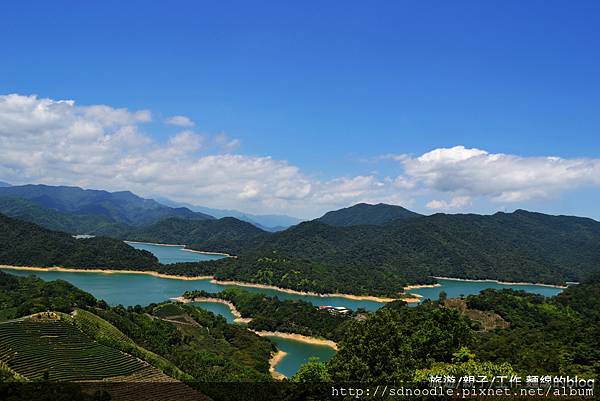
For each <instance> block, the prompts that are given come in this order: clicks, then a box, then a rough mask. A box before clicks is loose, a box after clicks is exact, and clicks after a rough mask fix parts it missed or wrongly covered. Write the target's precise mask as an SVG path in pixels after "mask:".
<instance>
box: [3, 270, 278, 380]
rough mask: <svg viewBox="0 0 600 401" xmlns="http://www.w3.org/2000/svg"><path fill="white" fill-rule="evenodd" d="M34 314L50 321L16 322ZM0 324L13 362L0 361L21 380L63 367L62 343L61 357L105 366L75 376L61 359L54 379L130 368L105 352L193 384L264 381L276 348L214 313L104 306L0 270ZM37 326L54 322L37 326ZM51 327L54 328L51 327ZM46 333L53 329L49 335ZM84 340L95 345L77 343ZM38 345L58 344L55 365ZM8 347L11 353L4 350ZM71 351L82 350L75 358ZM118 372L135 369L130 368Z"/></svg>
mask: <svg viewBox="0 0 600 401" xmlns="http://www.w3.org/2000/svg"><path fill="white" fill-rule="evenodd" d="M47 311H52V312H51V313H48V312H47ZM36 313H37V314H40V315H42V316H48V317H51V318H53V319H48V318H47V319H37V320H35V321H34V320H31V319H30V320H31V321H33V322H35V323H36V324H37V326H35V325H34V326H32V328H31V329H30V328H29V326H27V325H23V324H22V321H23V319H22V318H24V317H27V316H30V315H32V314H36ZM58 319H60V320H58ZM30 320H27V323H29V321H30ZM2 321H3V322H4V323H1V324H7V326H6V327H5V329H6V333H8V334H6V336H5V337H0V350H6V352H7V355H8V356H9V357H10V358H12V359H10V358H9V357H7V358H9V359H4V358H3V357H0V361H4V362H5V363H6V364H7V366H8V367H9V368H11V369H14V370H15V371H16V372H17V373H20V374H22V375H24V376H25V377H30V378H34V377H38V376H39V375H40V374H41V375H43V372H44V371H45V369H46V368H47V367H48V366H63V365H61V363H63V362H60V361H59V360H60V359H61V351H59V350H60V349H62V348H65V349H66V350H67V351H65V352H66V353H63V354H62V355H66V356H67V357H68V358H69V360H71V361H73V363H75V362H77V363H78V364H79V363H80V362H81V363H83V362H82V361H85V358H87V357H89V358H91V357H92V356H97V355H104V360H105V361H106V362H105V363H106V366H104V365H102V364H100V363H99V364H98V366H99V367H97V368H96V365H95V362H94V361H92V362H94V364H93V365H91V366H92V367H93V369H91V370H90V372H87V371H86V368H85V366H80V367H79V370H80V372H79V373H77V374H78V375H79V376H77V377H76V376H75V375H76V373H69V372H70V371H72V370H73V369H75V367H74V366H75V365H68V362H69V361H66V362H64V363H66V365H64V368H62V367H61V370H59V371H56V372H55V376H52V377H56V378H57V379H63V378H64V379H66V380H72V379H73V380H74V379H77V378H84V377H91V378H99V377H100V376H101V375H104V377H112V376H110V375H111V374H112V373H111V371H110V370H107V369H109V368H110V365H111V362H110V361H112V360H114V361H116V362H115V363H114V364H115V368H116V367H122V366H129V365H127V364H126V363H125V362H123V363H121V362H120V359H118V358H117V357H113V356H112V354H110V355H109V353H110V352H112V353H114V354H115V355H126V356H127V357H129V358H133V359H134V360H137V359H135V358H138V359H139V360H142V361H144V366H152V367H153V368H152V369H154V371H155V373H156V370H158V371H159V372H162V373H164V374H166V375H168V376H170V377H171V378H174V379H177V380H181V381H185V382H187V383H192V384H193V383H200V382H203V383H208V382H234V381H270V380H271V376H270V374H269V358H270V356H271V353H272V352H273V351H274V350H275V348H274V344H273V343H271V342H270V341H269V340H268V339H264V338H262V337H259V336H258V335H256V334H254V333H252V332H250V331H248V330H246V329H244V328H241V327H237V326H235V325H230V324H228V323H227V322H226V321H225V319H224V318H223V317H221V316H216V315H214V314H212V313H210V312H208V311H205V310H202V309H197V308H195V307H193V306H190V305H179V304H176V303H172V302H164V303H161V304H158V305H156V304H152V305H149V306H145V307H141V306H136V307H129V308H124V307H122V306H116V307H110V306H108V305H107V304H106V303H105V302H103V301H98V300H96V299H95V298H94V297H93V296H91V295H90V294H87V293H85V292H83V291H81V290H79V289H78V288H76V287H74V286H72V285H70V284H68V283H66V282H64V281H51V282H44V281H42V280H40V279H38V278H35V277H18V276H13V275H10V274H6V273H3V272H0V322H2ZM48 321H50V322H48ZM57 322H58V323H57ZM41 323H43V324H52V325H53V326H39V324H41ZM15 325H16V326H15ZM19 325H20V326H19ZM57 327H58V328H59V329H60V330H59V329H52V328H57ZM19 328H21V329H19ZM23 328H24V329H23ZM25 329H26V330H25ZM19 330H20V331H19ZM51 330H54V331H55V332H54V333H51V332H50V331H51ZM1 331H2V330H0V332H1ZM57 332H58V333H57ZM16 338H22V340H19V341H20V344H22V345H20V347H21V348H18V349H16V348H14V346H13V340H14V339H16ZM84 341H86V343H85V344H88V343H91V344H92V345H93V347H95V348H90V347H88V346H87V345H85V344H83V342H84ZM71 343H72V344H74V348H73V352H74V353H75V354H73V355H72V356H71V354H70V353H69V352H71V351H69V344H71ZM81 344H83V345H81ZM75 345H77V346H76V347H75ZM44 346H48V347H51V346H56V347H57V348H56V352H54V353H53V354H52V355H53V356H52V358H56V359H57V361H58V362H57V361H55V360H54V359H52V358H45V357H44V355H43V354H42V352H41V351H40V350H41V349H42V348H43V347H44ZM2 347H4V348H2ZM61 347H62V348H61ZM107 348H108V349H107ZM49 349H51V348H49ZM10 350H13V351H15V352H18V354H15V352H13V353H12V354H11V353H10V352H11V351H10ZM76 351H77V352H78V351H81V356H79V354H76ZM1 355H4V354H1ZM11 355H12V356H11ZM38 359H39V362H36V364H32V365H31V368H30V370H24V367H23V366H25V362H26V361H27V360H38ZM13 362H14V363H13ZM117 362H118V363H117ZM90 363H91V362H90ZM0 370H2V366H1V364H0ZM5 371H6V370H5ZM98 372H99V373H98ZM123 372H124V374H130V373H135V371H134V370H132V371H131V372H130V373H127V372H125V371H123ZM123 372H121V371H119V372H118V373H123ZM144 374H150V373H149V372H146V373H144ZM69 375H71V376H69ZM94 375H96V376H94ZM153 375H154V373H153ZM136 380H141V378H137V379H136Z"/></svg>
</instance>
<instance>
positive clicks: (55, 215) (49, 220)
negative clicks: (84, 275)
mask: <svg viewBox="0 0 600 401" xmlns="http://www.w3.org/2000/svg"><path fill="white" fill-rule="evenodd" d="M0 213H2V214H4V215H6V216H8V217H12V218H15V219H19V220H24V221H28V222H30V223H35V224H37V225H40V226H42V227H44V228H47V229H49V230H55V231H63V232H66V233H71V234H94V235H107V236H119V235H121V234H122V233H123V232H125V231H127V230H128V229H129V227H128V226H126V225H124V224H120V223H116V222H114V221H113V220H111V219H110V218H108V217H104V216H98V215H91V214H73V213H64V212H59V211H56V210H54V209H49V208H46V207H43V206H40V205H38V204H36V203H33V202H31V201H29V200H27V199H23V198H9V197H0Z"/></svg>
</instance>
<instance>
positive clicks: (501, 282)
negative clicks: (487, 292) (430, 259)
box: [433, 277, 567, 289]
mask: <svg viewBox="0 0 600 401" xmlns="http://www.w3.org/2000/svg"><path fill="white" fill-rule="evenodd" d="M433 278H434V279H436V280H452V281H467V282H474V283H496V284H504V285H537V286H540V287H550V288H560V289H565V288H567V286H564V285H554V284H543V283H526V282H512V281H500V280H493V279H468V278H455V277H433Z"/></svg>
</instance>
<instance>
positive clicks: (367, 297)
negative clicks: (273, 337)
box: [210, 279, 402, 303]
mask: <svg viewBox="0 0 600 401" xmlns="http://www.w3.org/2000/svg"><path fill="white" fill-rule="evenodd" d="M210 282H211V283H213V284H221V285H237V286H240V287H251V288H262V289H265V290H275V291H279V292H285V293H288V294H295V295H306V296H311V297H319V298H346V299H352V300H355V301H374V302H383V303H385V302H392V301H397V300H398V299H402V298H386V297H376V296H373V295H352V294H339V293H333V294H319V293H317V292H307V291H297V290H290V289H288V288H281V287H276V286H274V285H267V284H256V283H245V282H243V281H223V280H216V279H212V280H210Z"/></svg>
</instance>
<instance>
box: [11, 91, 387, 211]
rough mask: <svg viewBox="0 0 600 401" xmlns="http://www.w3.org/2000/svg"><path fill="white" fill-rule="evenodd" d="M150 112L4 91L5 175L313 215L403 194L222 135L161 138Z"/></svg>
mask: <svg viewBox="0 0 600 401" xmlns="http://www.w3.org/2000/svg"><path fill="white" fill-rule="evenodd" d="M150 119H151V114H150V113H149V112H148V111H129V110H126V109H115V108H112V107H110V106H104V105H98V106H79V105H77V104H76V103H75V102H73V101H70V100H69V101H57V100H52V99H42V98H38V97H36V96H20V95H7V96H0V178H2V179H4V180H7V181H10V182H12V183H47V184H65V185H79V186H83V187H87V188H99V189H107V190H124V189H127V190H131V191H133V192H136V193H138V194H140V195H142V196H163V197H168V198H172V199H175V200H179V201H185V202H189V203H193V204H199V205H207V206H211V207H219V208H238V209H242V210H246V211H248V212H269V213H275V212H277V213H281V212H283V213H290V214H294V215H300V216H311V217H312V216H316V215H318V214H320V213H322V212H324V211H326V210H328V209H330V208H336V207H343V206H348V205H349V204H351V203H356V202H359V201H366V200H370V199H380V198H382V197H385V196H387V197H388V198H389V199H392V198H393V199H398V198H397V197H394V195H393V194H390V193H386V188H385V187H386V185H385V183H384V182H381V181H379V180H378V179H376V177H374V176H358V177H346V178H334V179H331V180H325V181H322V180H318V179H315V178H311V177H309V176H307V175H306V174H304V173H302V172H301V171H300V169H299V168H298V167H296V166H293V165H290V164H289V163H288V162H286V161H285V160H275V159H273V158H271V157H265V156H248V155H241V154H234V153H233V152H234V151H235V149H236V148H237V147H238V146H239V141H238V140H236V139H235V138H230V137H228V136H227V135H225V134H219V135H216V136H214V137H212V138H207V137H205V136H202V135H198V134H197V133H194V132H193V131H191V130H189V129H188V130H184V131H181V132H179V133H177V134H175V135H173V136H172V137H170V138H169V139H168V140H167V142H166V143H164V144H161V143H158V142H156V141H155V140H153V139H152V138H151V137H150V136H148V135H146V134H145V133H144V132H143V131H142V129H141V126H140V124H142V123H145V122H147V121H149V120H150ZM211 149H213V150H216V151H217V153H216V154H210V153H209V152H210V150H211ZM222 152H224V153H222Z"/></svg>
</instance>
